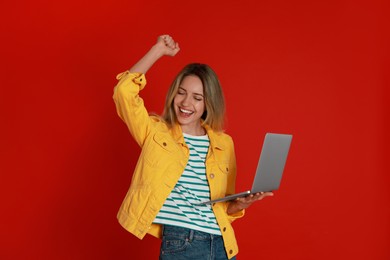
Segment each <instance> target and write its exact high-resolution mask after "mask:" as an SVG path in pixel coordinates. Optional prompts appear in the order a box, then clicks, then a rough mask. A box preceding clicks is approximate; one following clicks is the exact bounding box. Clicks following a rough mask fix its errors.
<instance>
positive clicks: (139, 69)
mask: <svg viewBox="0 0 390 260" xmlns="http://www.w3.org/2000/svg"><path fill="white" fill-rule="evenodd" d="M179 50H180V48H179V44H178V43H177V42H175V41H174V40H173V39H172V37H171V36H169V35H161V36H159V37H158V38H157V43H156V44H155V45H153V47H152V48H151V49H150V50H149V51H148V52H147V53H146V54H145V56H143V57H142V58H141V59H140V60H139V61H138V62H137V63H136V64H134V65H133V67H131V68H130V69H129V71H130V72H131V73H132V72H135V73H143V74H145V73H146V72H147V71H148V70H149V69H150V68H151V67H152V66H153V64H154V63H155V62H156V61H157V60H158V59H160V58H161V57H162V56H165V55H167V56H175V55H176V54H177V53H178V52H179Z"/></svg>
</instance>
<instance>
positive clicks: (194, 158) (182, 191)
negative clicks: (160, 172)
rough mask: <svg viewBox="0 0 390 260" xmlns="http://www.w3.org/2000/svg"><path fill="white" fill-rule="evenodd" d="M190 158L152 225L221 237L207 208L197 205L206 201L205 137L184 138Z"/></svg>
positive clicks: (207, 187) (212, 215)
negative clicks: (190, 230) (196, 231)
mask: <svg viewBox="0 0 390 260" xmlns="http://www.w3.org/2000/svg"><path fill="white" fill-rule="evenodd" d="M184 140H185V142H186V144H187V146H188V148H189V150H190V158H189V160H188V163H187V166H186V167H185V169H184V172H183V174H182V175H181V177H180V179H179V181H178V182H177V183H176V186H175V187H174V188H173V190H172V192H171V194H170V195H169V196H168V198H167V199H166V201H165V202H164V205H163V206H162V208H161V209H160V212H159V213H158V214H157V216H156V218H155V220H154V221H153V223H156V224H164V225H173V226H180V227H185V228H189V229H193V230H198V231H202V232H206V233H210V234H215V235H221V231H220V229H219V226H218V224H217V220H216V218H215V216H214V212H213V210H212V209H211V206H210V205H197V204H198V203H200V202H202V201H205V200H209V199H210V188H209V185H208V182H207V178H206V166H205V161H206V156H207V152H208V149H209V145H210V141H209V138H208V136H207V135H204V136H192V135H188V134H184Z"/></svg>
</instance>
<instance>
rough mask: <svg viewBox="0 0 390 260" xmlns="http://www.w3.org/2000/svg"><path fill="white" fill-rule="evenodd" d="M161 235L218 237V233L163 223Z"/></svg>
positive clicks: (198, 237)
mask: <svg viewBox="0 0 390 260" xmlns="http://www.w3.org/2000/svg"><path fill="white" fill-rule="evenodd" d="M163 236H174V237H178V238H182V239H188V240H190V241H192V240H214V239H216V238H220V237H221V236H219V235H214V234H209V233H206V232H202V231H198V230H193V229H189V228H184V227H178V226H171V225H163Z"/></svg>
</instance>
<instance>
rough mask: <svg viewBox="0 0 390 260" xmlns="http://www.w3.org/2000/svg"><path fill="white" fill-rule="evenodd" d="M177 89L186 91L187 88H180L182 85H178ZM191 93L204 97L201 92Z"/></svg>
mask: <svg viewBox="0 0 390 260" xmlns="http://www.w3.org/2000/svg"><path fill="white" fill-rule="evenodd" d="M179 89H180V90H183V91H185V92H187V90H186V89H184V88H182V87H179ZM192 94H194V95H198V96H202V97H204V96H203V94H201V93H192Z"/></svg>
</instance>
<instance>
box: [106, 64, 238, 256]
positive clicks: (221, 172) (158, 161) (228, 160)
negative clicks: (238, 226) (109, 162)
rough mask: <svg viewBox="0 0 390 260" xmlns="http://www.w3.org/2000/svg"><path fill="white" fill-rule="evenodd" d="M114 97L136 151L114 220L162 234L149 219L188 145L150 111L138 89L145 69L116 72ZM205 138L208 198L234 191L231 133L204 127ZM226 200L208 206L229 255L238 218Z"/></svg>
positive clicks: (136, 232) (177, 129)
mask: <svg viewBox="0 0 390 260" xmlns="http://www.w3.org/2000/svg"><path fill="white" fill-rule="evenodd" d="M117 79H118V80H119V82H118V84H117V85H116V87H115V88H114V95H113V99H114V101H115V104H116V109H117V113H118V115H119V117H120V118H121V119H122V120H123V121H124V122H125V123H126V125H127V127H128V128H129V131H130V133H131V135H132V136H133V138H134V139H135V141H136V142H137V143H138V144H139V146H140V147H141V154H140V156H139V158H138V162H137V165H136V167H135V170H134V173H133V177H132V181H131V185H130V188H129V191H128V192H127V195H126V197H125V199H124V201H123V203H122V205H121V207H120V210H119V212H118V220H119V223H120V224H121V225H122V226H123V227H124V228H125V229H126V230H128V231H129V232H131V233H132V234H134V235H135V236H137V237H138V238H140V239H142V238H143V237H144V236H145V234H146V233H149V234H151V235H153V236H155V237H158V238H161V226H160V225H157V224H153V223H152V222H153V220H154V219H155V217H156V215H157V213H158V212H159V210H160V208H161V207H162V205H163V203H164V202H165V200H166V198H167V197H168V195H169V194H170V193H171V191H172V189H173V188H174V186H175V184H176V182H177V181H178V179H179V178H180V175H181V174H182V173H183V171H184V168H185V166H186V164H187V161H188V159H189V149H188V147H187V145H186V144H185V142H184V137H183V133H182V131H181V127H180V125H175V126H173V127H172V128H169V127H168V126H167V124H166V123H164V122H163V121H162V120H161V119H160V118H159V117H157V116H150V115H149V114H148V111H147V110H146V108H145V106H144V104H143V100H142V98H141V97H139V91H140V90H142V89H143V88H144V87H145V85H146V78H145V75H144V74H139V73H129V72H128V71H126V72H123V73H121V74H119V75H118V76H117ZM204 127H205V129H206V131H207V135H208V136H209V139H210V148H209V152H208V155H207V158H206V175H207V179H208V182H209V186H210V194H211V195H210V196H211V199H216V198H220V197H223V196H225V195H229V194H234V192H235V178H236V158H235V153H234V144H233V141H232V139H231V137H230V136H229V135H227V134H225V133H221V132H214V131H213V130H212V129H211V128H210V127H209V126H208V125H205V126H204ZM227 206H228V202H222V203H215V204H214V205H213V211H214V214H215V217H216V219H217V222H218V225H219V227H220V229H221V233H222V236H223V240H224V244H225V249H226V253H227V255H228V257H229V258H231V257H233V256H235V255H236V254H237V253H238V246H237V242H236V239H235V235H234V231H233V228H232V226H231V222H233V220H235V219H237V218H239V217H242V216H243V215H244V211H241V212H239V213H236V214H235V215H228V214H227V213H226V210H227Z"/></svg>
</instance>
